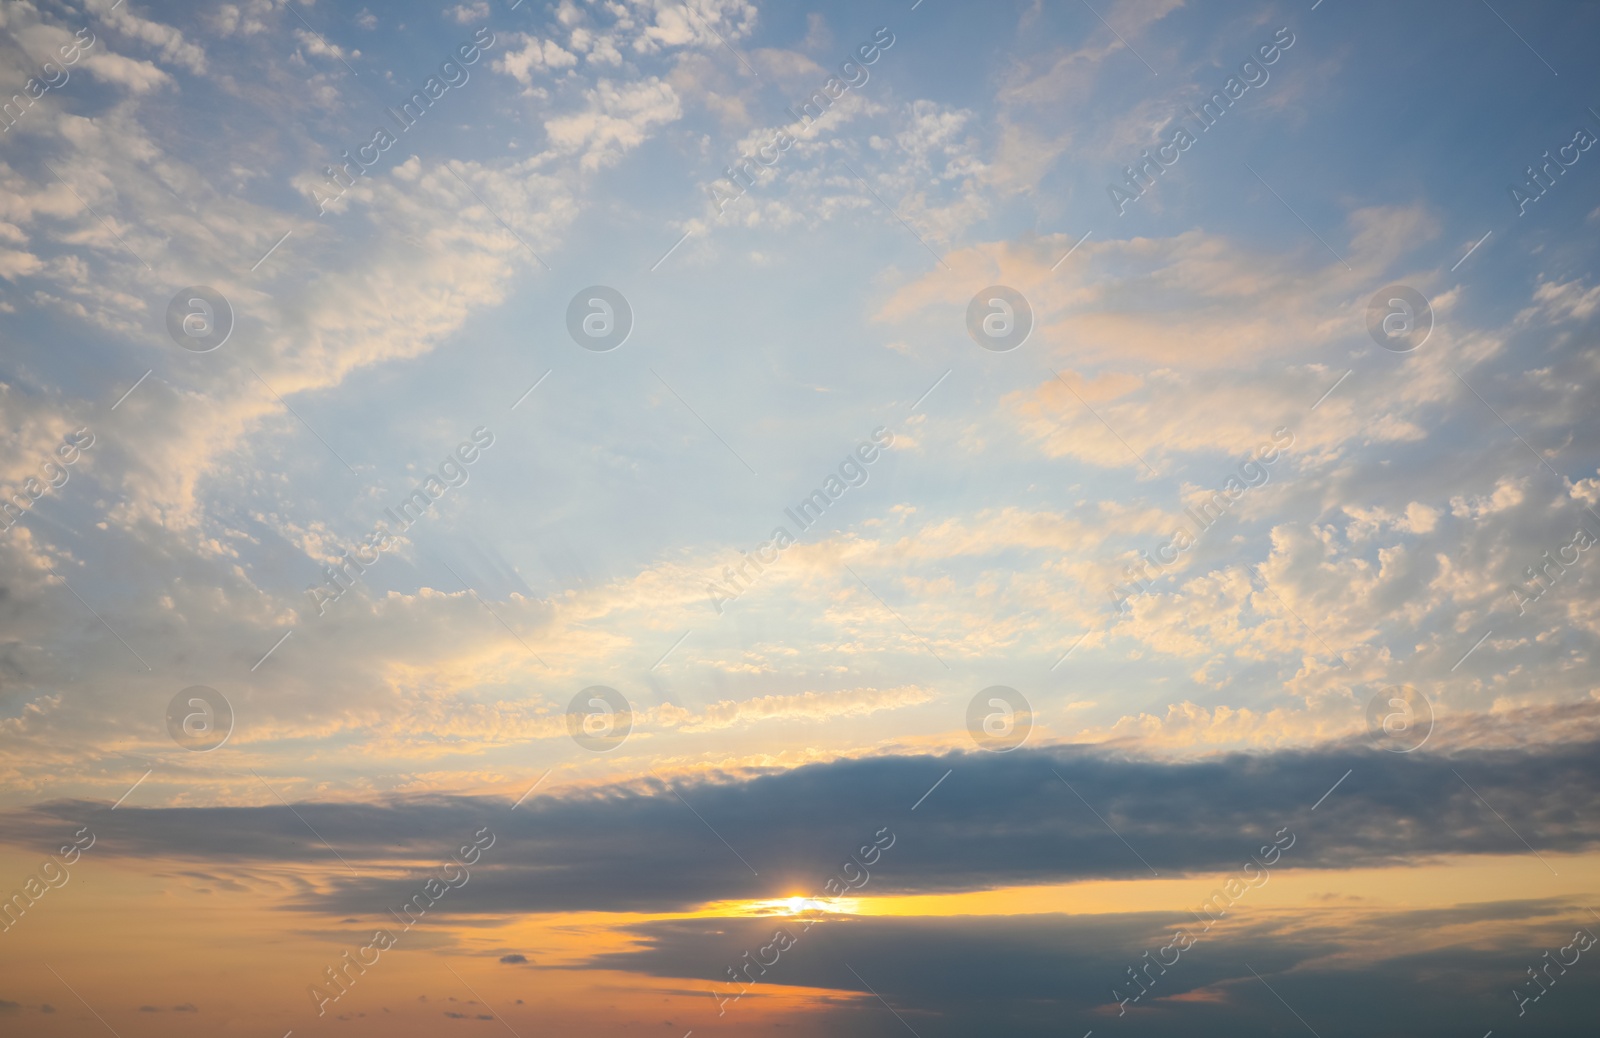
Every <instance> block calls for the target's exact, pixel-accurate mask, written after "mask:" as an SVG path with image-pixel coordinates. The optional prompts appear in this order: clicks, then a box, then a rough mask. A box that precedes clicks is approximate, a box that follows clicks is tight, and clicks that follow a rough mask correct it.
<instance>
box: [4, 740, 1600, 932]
mask: <svg viewBox="0 0 1600 1038" xmlns="http://www.w3.org/2000/svg"><path fill="white" fill-rule="evenodd" d="M946 771H949V772H950V776H949V778H948V779H947V780H945V781H944V782H943V783H942V784H941V785H939V787H938V789H937V790H935V791H934V792H933V793H932V795H930V796H928V798H927V800H926V801H923V802H922V803H921V805H920V806H919V807H918V808H917V809H916V810H915V811H914V812H913V811H912V809H911V808H912V805H913V804H916V803H917V802H918V800H919V799H920V798H921V797H922V796H923V795H924V794H925V793H927V792H928V790H929V788H930V787H932V786H933V785H934V783H935V782H936V781H938V780H939V778H940V776H942V775H944V774H945V772H946ZM1347 771H1348V772H1349V777H1348V778H1346V779H1344V780H1343V781H1342V782H1339V784H1338V788H1337V789H1336V790H1334V792H1333V793H1332V794H1331V795H1328V796H1327V798H1326V799H1325V800H1323V799H1322V797H1323V796H1324V794H1326V793H1328V790H1329V789H1330V788H1331V787H1333V786H1334V785H1335V783H1336V782H1338V780H1339V779H1340V778H1341V776H1343V775H1345V773H1346V772H1347ZM1597 782H1600V744H1595V743H1569V744H1562V745H1558V746H1553V747H1542V748H1528V749H1473V750H1465V751H1461V752H1458V753H1456V754H1454V755H1451V756H1441V755H1430V754H1427V753H1422V752H1419V753H1412V754H1393V753H1387V752H1384V751H1380V750H1370V749H1364V748H1355V747H1346V748H1333V749H1323V750H1319V751H1284V752H1277V753H1270V754H1259V755H1245V754H1239V755H1233V756H1228V757H1222V758H1216V759H1208V760H1204V761H1195V762H1180V763H1171V762H1156V761H1150V760H1140V759H1132V758H1126V757H1118V756H1113V755H1110V754H1108V753H1106V752H1104V751H1092V750H1087V749H1083V748H1073V747H1066V748H1057V749H1051V750H1034V751H1028V750H1019V751H1016V752H1013V753H1009V754H1004V755H995V754H947V755H944V756H940V757H932V756H899V757H878V758H871V759H865V760H844V761H836V762H831V763H826V764H817V765H813V766H809V767H804V768H798V769H795V770H792V771H786V772H782V773H778V774H769V775H762V776H759V777H755V778H746V779H742V780H728V781H722V782H702V783H697V784H694V785H686V786H682V787H679V788H677V789H676V793H677V795H674V793H673V792H669V791H667V790H666V789H665V788H664V787H662V786H661V785H660V784H655V785H646V786H637V787H610V788H605V789H600V790H595V791H587V792H579V793H573V794H571V795H566V796H561V797H555V796H547V797H538V798H533V799H530V800H528V801H526V802H525V803H523V804H522V805H521V807H519V808H516V809H513V808H512V807H511V804H510V802H508V801H506V800H502V799H498V798H491V797H461V796H436V797H427V798H410V799H395V800H388V801H383V802H378V803H366V804H349V803H304V804H298V805H296V808H295V810H296V811H298V813H299V816H300V817H296V814H295V812H293V811H290V810H289V809H288V808H286V807H284V806H283V805H281V804H272V805H267V806H262V807H200V808H152V809H141V808H130V807H128V806H127V805H124V806H123V807H122V808H121V809H119V810H118V811H116V812H115V813H112V812H111V811H110V810H109V809H108V808H109V805H107V804H103V803H88V802H56V803H51V804H46V805H41V806H38V807H35V808H32V809H29V810H26V811H20V812H13V813H10V814H7V815H4V816H0V839H5V840H7V841H11V842H15V841H33V842H35V843H36V845H37V846H40V847H43V846H47V845H49V842H50V841H52V840H56V839H57V838H58V836H59V833H60V831H61V830H62V829H63V828H64V827H66V826H67V825H84V824H87V825H89V826H90V827H91V829H92V830H93V831H94V833H95V834H96V837H97V841H98V842H97V843H96V845H95V850H94V853H95V855H96V857H97V858H112V857H116V856H123V855H126V856H160V857H163V858H178V859H192V860H194V861H197V862H204V863H205V874H206V875H208V876H215V875H217V874H218V873H220V872H226V871H228V869H227V867H228V866H230V865H231V866H232V867H233V869H234V870H235V871H239V870H244V869H246V868H247V867H248V866H251V865H255V864H257V863H262V862H268V863H276V862H286V861H299V862H309V863H318V864H321V865H324V866H326V867H327V870H328V875H327V877H326V878H325V880H324V881H323V882H322V883H321V884H319V885H316V886H313V885H311V884H303V885H301V886H300V888H299V890H298V892H297V893H295V894H293V895H291V896H292V900H293V903H294V905H295V907H299V908H305V909H312V910H319V911H325V912H329V913H337V915H338V916H340V917H346V916H357V917H384V918H387V910H388V909H392V908H398V907H399V906H400V905H401V904H402V903H404V902H405V901H406V900H408V899H409V898H411V897H412V896H413V895H414V894H416V893H417V892H418V891H420V890H421V889H422V888H423V883H424V882H425V881H427V880H428V878H429V877H430V876H434V875H437V874H438V873H439V869H438V868H437V867H436V868H433V869H431V870H428V871H425V872H420V873H418V874H417V875H415V876H413V877H412V878H409V879H404V880H395V879H378V878H375V877H373V876H363V877H360V878H358V877H355V876H352V875H350V874H349V873H348V872H347V871H346V870H345V868H344V866H343V864H342V863H341V862H340V861H339V860H338V859H336V858H335V857H334V856H333V854H332V853H331V852H330V851H329V850H328V849H327V848H325V847H324V846H323V845H322V844H321V843H320V842H319V841H318V840H317V838H316V837H315V836H313V835H312V834H311V832H310V831H309V830H308V829H307V825H306V823H309V824H310V825H311V826H314V827H315V828H316V830H317V831H318V832H320V833H322V834H323V835H324V836H327V837H328V838H329V839H330V840H331V841H332V843H333V846H334V848H336V849H337V851H338V853H339V854H340V855H341V856H342V857H343V858H344V859H346V860H348V861H350V862H351V863H352V864H353V865H354V866H355V867H356V868H357V869H358V870H359V868H360V863H361V862H363V861H370V862H374V863H382V864H385V865H387V864H392V863H394V862H396V861H400V860H406V861H415V860H417V859H419V858H420V859H421V860H424V861H429V860H432V861H438V862H439V863H440V864H441V865H443V863H444V862H445V861H447V860H448V856H449V855H450V854H451V853H452V852H454V851H456V850H457V849H458V848H460V847H461V846H463V845H466V844H470V843H472V842H473V840H474V836H475V834H476V833H477V832H479V831H480V830H483V829H484V828H485V827H487V830H488V832H489V833H492V834H493V836H494V840H495V842H494V844H493V846H491V847H486V848H485V849H484V850H483V851H482V859H481V861H479V862H478V863H477V864H475V865H472V866H471V878H470V880H469V881H468V882H467V883H466V884H465V885H464V886H461V887H460V888H459V889H454V890H450V891H449V893H448V894H446V895H445V896H444V897H443V898H442V899H439V902H438V904H437V906H436V907H435V908H434V909H433V911H434V912H435V913H439V914H445V913H448V914H450V915H452V916H455V917H458V918H459V917H461V916H462V915H471V914H478V913H509V912H524V911H552V910H591V909H592V910H603V911H604V910H611V911H673V910H680V909H684V908H687V907H690V906H693V905H696V904H700V903H703V902H705V901H709V900H720V899H735V898H761V897H776V896H787V895H791V894H794V893H795V892H797V891H805V892H807V893H821V892H822V885H823V883H824V881H825V879H826V878H827V877H828V876H830V875H832V874H833V873H834V872H835V870H836V869H837V868H838V867H839V866H840V864H841V863H842V862H844V861H845V860H846V859H847V856H848V855H849V854H851V853H852V852H853V851H856V850H857V849H858V848H859V847H861V846H862V845H863V844H865V843H870V842H872V840H873V837H874V834H875V833H876V832H877V831H878V830H880V829H881V828H883V827H885V826H887V827H888V828H889V830H890V831H891V832H892V833H893V834H894V838H895V843H894V846H893V847H892V848H890V849H889V850H887V851H886V852H885V853H884V855H883V859H882V860H881V861H880V862H879V863H878V864H876V865H874V866H872V867H871V878H870V880H869V881H868V884H867V887H866V888H865V889H866V891H867V893H870V894H889V893H929V892H940V891H963V890H974V889H984V888H992V887H1000V886H1009V885H1018V884H1034V883H1045V882H1060V881H1066V880H1073V879H1086V878H1094V877H1105V878H1127V877H1138V876H1148V875H1150V872H1151V870H1154V871H1155V872H1157V873H1159V874H1160V875H1162V876H1171V875H1179V874H1184V873H1189V872H1198V871H1232V870H1236V869H1238V868H1239V867H1240V866H1242V865H1243V863H1244V862H1245V861H1247V860H1248V857H1249V855H1250V854H1251V853H1252V852H1255V851H1256V850H1257V849H1258V848H1259V847H1260V846H1261V845H1263V844H1265V843H1269V842H1271V840H1272V838H1273V834H1274V833H1276V832H1277V831H1279V830H1280V829H1281V828H1282V827H1285V826H1287V827H1289V829H1290V831H1291V832H1292V833H1293V834H1294V837H1295V844H1294V846H1293V847H1292V848H1291V849H1289V850H1288V851H1287V852H1286V853H1285V855H1284V866H1285V867H1293V868H1315V869H1339V868H1348V867H1354V866H1381V865H1405V864H1416V863H1420V862H1423V861H1426V860H1429V859H1431V858H1436V857H1438V856H1442V855H1451V854H1505V853H1527V852H1528V851H1527V847H1525V846H1524V844H1523V843H1522V840H1524V839H1525V840H1526V841H1527V843H1528V845H1529V846H1531V847H1532V848H1534V849H1535V850H1537V851H1539V852H1569V851H1579V850H1583V849H1585V848H1590V847H1593V846H1594V845H1595V843H1596V841H1597V839H1600V797H1597V794H1596V789H1597ZM1068 783H1070V784H1071V788H1070V789H1069V788H1068ZM1468 783H1470V784H1471V785H1470V788H1469V786H1468ZM680 796H681V797H682V799H681V800H680V799H679V797H680ZM1080 797H1081V799H1080ZM1480 798H1481V799H1480ZM1319 801H1320V804H1319ZM691 805H692V810H691ZM1314 805H1317V806H1315V809H1313V807H1314ZM1491 806H1492V809H1491ZM1497 812H1498V815H1497ZM697 815H698V817H697ZM301 818H303V819H304V821H302V820H301ZM1502 819H1504V821H1503V820H1502ZM1508 823H1509V824H1510V826H1514V827H1515V832H1513V831H1512V829H1511V828H1509V827H1508ZM723 841H726V845H725V844H724V842H723ZM730 846H731V848H733V849H732V850H730V849H729V848H730ZM641 849H645V850H641ZM735 852H737V856H736V853H735ZM741 858H742V859H743V860H742V861H741ZM745 862H748V863H749V864H748V866H747V865H746V864H745ZM756 873H759V875H757V874H756ZM435 918H437V916H435Z"/></svg>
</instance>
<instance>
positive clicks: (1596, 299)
mask: <svg viewBox="0 0 1600 1038" xmlns="http://www.w3.org/2000/svg"><path fill="white" fill-rule="evenodd" d="M1597 310H1600V285H1596V286H1594V287H1593V288H1586V287H1584V284H1583V282H1582V281H1580V280H1577V279H1574V280H1572V281H1543V280H1541V281H1540V282H1539V285H1538V287H1537V288H1535V289H1534V292H1533V305H1532V306H1530V307H1528V308H1527V309H1526V310H1524V311H1522V312H1521V313H1520V314H1518V315H1517V316H1518V318H1519V319H1520V320H1523V321H1529V322H1532V321H1567V320H1578V321H1582V320H1586V319H1588V318H1590V317H1593V316H1594V315H1595V312H1596V311H1597Z"/></svg>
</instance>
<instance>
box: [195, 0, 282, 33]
mask: <svg viewBox="0 0 1600 1038" xmlns="http://www.w3.org/2000/svg"><path fill="white" fill-rule="evenodd" d="M272 10H273V0H245V2H244V3H241V4H218V5H217V6H216V7H215V8H214V9H213V10H212V11H211V18H210V21H211V27H212V29H214V30H215V31H216V32H217V33H218V34H219V35H221V36H254V35H255V34H256V33H259V32H264V31H266V29H267V22H266V16H267V15H269V14H271V13H272Z"/></svg>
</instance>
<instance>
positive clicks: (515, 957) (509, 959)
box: [500, 953, 528, 966]
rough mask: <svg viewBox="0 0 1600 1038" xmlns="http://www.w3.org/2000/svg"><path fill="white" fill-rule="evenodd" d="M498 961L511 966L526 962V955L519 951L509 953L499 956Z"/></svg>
mask: <svg viewBox="0 0 1600 1038" xmlns="http://www.w3.org/2000/svg"><path fill="white" fill-rule="evenodd" d="M500 961H501V962H503V963H506V964H507V965H511V966H522V965H526V964H527V962H528V957H527V956H526V955H522V954H519V953H513V954H511V955H502V956H500Z"/></svg>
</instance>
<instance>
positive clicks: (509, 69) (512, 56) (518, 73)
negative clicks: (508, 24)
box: [490, 33, 578, 88]
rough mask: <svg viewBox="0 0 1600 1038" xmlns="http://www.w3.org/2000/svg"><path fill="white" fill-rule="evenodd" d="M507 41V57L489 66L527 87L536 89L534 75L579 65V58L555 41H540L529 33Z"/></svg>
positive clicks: (510, 35)
mask: <svg viewBox="0 0 1600 1038" xmlns="http://www.w3.org/2000/svg"><path fill="white" fill-rule="evenodd" d="M505 39H506V41H507V43H506V49H505V53H504V54H502V55H501V56H500V57H498V58H496V59H494V61H492V62H491V63H490V65H491V67H492V68H493V69H494V70H495V71H496V72H503V73H505V74H506V75H508V76H510V77H511V78H512V79H514V80H516V81H517V82H518V83H521V84H522V85H523V86H525V87H529V88H531V87H532V86H533V79H534V74H535V73H543V72H558V71H560V70H562V69H569V68H572V67H573V66H574V65H576V64H577V63H578V59H577V57H576V56H575V55H573V54H572V53H571V52H570V51H566V50H563V49H562V47H561V44H559V43H557V42H556V41H555V40H541V39H539V37H537V36H530V35H528V34H527V33H506V34H505Z"/></svg>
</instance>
